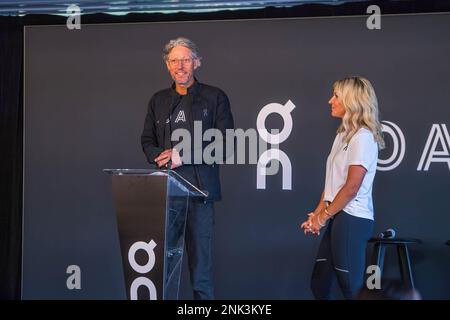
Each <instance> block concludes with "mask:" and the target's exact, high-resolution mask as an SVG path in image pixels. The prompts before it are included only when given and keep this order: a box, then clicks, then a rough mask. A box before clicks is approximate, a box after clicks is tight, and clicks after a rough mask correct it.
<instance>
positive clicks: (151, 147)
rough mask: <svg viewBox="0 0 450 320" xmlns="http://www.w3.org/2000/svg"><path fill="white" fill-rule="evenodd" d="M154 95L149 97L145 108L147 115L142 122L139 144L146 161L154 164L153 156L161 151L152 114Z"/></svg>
mask: <svg viewBox="0 0 450 320" xmlns="http://www.w3.org/2000/svg"><path fill="white" fill-rule="evenodd" d="M154 103H155V97H152V99H150V102H149V104H148V109H147V115H146V117H145V122H144V130H143V131H142V135H141V145H142V150H143V151H144V154H145V156H146V157H147V161H148V162H149V163H150V164H156V163H155V160H154V159H155V158H156V157H157V156H158V155H159V154H160V153H161V152H162V151H163V148H160V147H159V146H158V140H157V132H156V119H155V114H154V108H153V106H154Z"/></svg>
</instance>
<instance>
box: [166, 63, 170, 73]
mask: <svg viewBox="0 0 450 320" xmlns="http://www.w3.org/2000/svg"><path fill="white" fill-rule="evenodd" d="M166 67H167V70H169V71H170V68H169V61H166Z"/></svg>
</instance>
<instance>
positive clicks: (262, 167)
mask: <svg viewBox="0 0 450 320" xmlns="http://www.w3.org/2000/svg"><path fill="white" fill-rule="evenodd" d="M270 160H278V161H279V162H280V163H281V166H282V167H283V180H282V181H283V182H282V183H283V190H292V166H291V160H289V157H288V156H287V154H286V153H284V152H283V151H281V150H279V149H269V150H267V151H265V152H264V153H263V154H262V155H261V157H260V158H259V160H258V164H257V166H256V167H257V169H256V170H257V171H256V188H257V189H265V188H266V176H267V168H266V166H267V164H268V163H269V161H270Z"/></svg>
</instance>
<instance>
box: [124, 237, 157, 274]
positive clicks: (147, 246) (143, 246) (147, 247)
mask: <svg viewBox="0 0 450 320" xmlns="http://www.w3.org/2000/svg"><path fill="white" fill-rule="evenodd" d="M155 247H156V243H155V241H153V240H151V241H150V242H149V243H146V242H144V241H138V242H135V243H133V245H132V246H131V247H130V250H128V262H129V263H130V265H131V267H132V268H133V269H134V271H136V272H139V273H147V272H150V270H152V268H153V266H154V265H155V252H154V251H153V249H154V248H155ZM138 250H144V251H146V252H147V254H148V261H147V264H146V265H143V266H141V265H140V264H138V263H137V262H136V259H135V258H134V257H135V255H136V252H137V251H138Z"/></svg>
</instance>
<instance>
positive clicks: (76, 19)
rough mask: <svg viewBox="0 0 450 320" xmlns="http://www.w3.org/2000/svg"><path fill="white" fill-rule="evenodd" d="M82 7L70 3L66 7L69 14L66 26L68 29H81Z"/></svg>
mask: <svg viewBox="0 0 450 320" xmlns="http://www.w3.org/2000/svg"><path fill="white" fill-rule="evenodd" d="M80 12H81V10H80V7H79V6H77V5H74V4H72V5H70V6H68V7H67V9H66V13H67V14H68V15H69V16H68V17H67V21H66V26H67V29H69V30H73V29H78V30H80V29H81V16H80Z"/></svg>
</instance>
